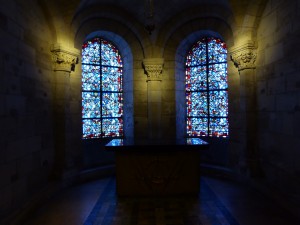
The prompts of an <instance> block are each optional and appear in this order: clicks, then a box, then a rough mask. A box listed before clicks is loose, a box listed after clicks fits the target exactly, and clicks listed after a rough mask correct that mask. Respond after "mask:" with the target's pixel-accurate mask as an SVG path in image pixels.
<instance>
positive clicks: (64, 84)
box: [51, 45, 79, 179]
mask: <svg viewBox="0 0 300 225" xmlns="http://www.w3.org/2000/svg"><path fill="white" fill-rule="evenodd" d="M51 53H52V61H53V70H54V82H53V96H54V99H53V119H54V124H53V128H54V143H55V144H54V148H55V152H54V169H53V174H52V175H53V178H55V179H64V178H65V177H66V176H68V175H67V174H68V172H69V171H70V170H71V169H70V168H72V162H70V160H69V159H68V154H67V153H68V152H71V150H72V149H69V148H71V147H70V146H72V145H71V144H70V142H71V140H69V138H68V137H70V136H71V132H72V129H71V127H72V126H71V121H70V116H69V115H70V114H71V112H70V103H69V98H70V97H69V95H70V74H71V71H74V69H75V65H76V64H77V62H78V55H79V51H78V50H76V49H73V50H70V49H66V48H64V47H62V46H60V45H53V46H52V48H51Z"/></svg>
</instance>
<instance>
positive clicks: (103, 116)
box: [81, 37, 123, 139]
mask: <svg viewBox="0 0 300 225" xmlns="http://www.w3.org/2000/svg"><path fill="white" fill-rule="evenodd" d="M122 75H123V63H122V59H121V55H120V54H119V51H118V49H117V48H116V47H115V46H114V45H113V44H112V43H111V42H109V41H107V40H104V39H102V38H99V37H96V38H93V39H91V40H88V41H86V42H85V43H84V44H83V45H82V79H81V80H82V131H83V133H82V138H84V139H90V138H103V137H104V138H105V137H122V136H123V119H122V117H123V93H122V91H123V89H122V85H123V80H122Z"/></svg>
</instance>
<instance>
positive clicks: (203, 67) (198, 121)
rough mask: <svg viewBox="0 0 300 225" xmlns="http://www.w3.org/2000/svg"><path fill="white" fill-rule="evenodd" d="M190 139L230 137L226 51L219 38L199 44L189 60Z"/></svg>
mask: <svg viewBox="0 0 300 225" xmlns="http://www.w3.org/2000/svg"><path fill="white" fill-rule="evenodd" d="M185 65H186V71H185V81H186V87H185V91H186V116H187V128H186V129H187V131H186V132H187V135H188V136H192V137H195V136H215V137H227V136H228V127H229V124H228V90H227V89H228V83H227V48H226V44H225V43H224V42H223V41H221V40H220V39H218V38H213V37H207V38H203V39H201V40H199V41H198V42H196V43H195V44H194V45H193V46H192V48H191V50H190V51H189V52H188V54H187V57H186V63H185Z"/></svg>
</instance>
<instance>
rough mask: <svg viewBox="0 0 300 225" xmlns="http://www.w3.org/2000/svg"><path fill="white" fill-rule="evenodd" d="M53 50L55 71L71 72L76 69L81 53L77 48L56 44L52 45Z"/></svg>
mask: <svg viewBox="0 0 300 225" xmlns="http://www.w3.org/2000/svg"><path fill="white" fill-rule="evenodd" d="M51 52H52V62H53V67H54V68H53V69H54V71H65V72H71V71H74V70H75V65H76V64H77V63H78V55H79V51H78V50H77V49H69V48H65V47H62V46H61V45H58V44H56V45H53V46H51Z"/></svg>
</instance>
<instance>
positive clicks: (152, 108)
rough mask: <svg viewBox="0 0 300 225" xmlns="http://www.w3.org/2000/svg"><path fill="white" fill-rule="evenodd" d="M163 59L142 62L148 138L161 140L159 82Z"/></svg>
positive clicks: (149, 59) (160, 92) (160, 91)
mask: <svg viewBox="0 0 300 225" xmlns="http://www.w3.org/2000/svg"><path fill="white" fill-rule="evenodd" d="M163 63H164V59H163V58H148V59H144V60H143V65H144V68H145V72H146V74H147V97H148V138H149V139H160V138H162V133H161V132H162V127H161V123H162V121H161V113H162V110H161V96H162V90H161V81H162V69H163Z"/></svg>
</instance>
